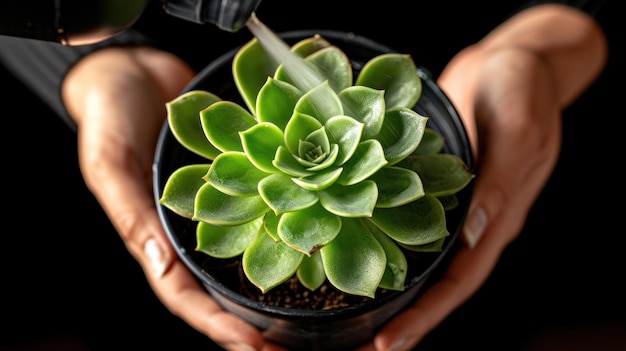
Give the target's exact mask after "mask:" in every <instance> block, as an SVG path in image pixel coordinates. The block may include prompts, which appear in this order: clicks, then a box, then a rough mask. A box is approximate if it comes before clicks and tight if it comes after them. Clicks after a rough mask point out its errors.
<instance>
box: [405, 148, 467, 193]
mask: <svg viewBox="0 0 626 351" xmlns="http://www.w3.org/2000/svg"><path fill="white" fill-rule="evenodd" d="M399 166H402V167H406V168H408V169H412V170H414V171H415V172H417V174H418V175H419V176H420V178H421V179H422V183H423V184H424V190H425V191H426V194H428V195H432V196H445V195H451V194H455V193H457V192H459V191H460V190H461V189H463V188H464V187H465V186H466V185H467V184H469V182H470V181H471V180H472V179H473V177H474V176H473V174H472V173H471V172H470V170H469V168H467V165H465V163H464V162H463V160H462V159H461V158H460V157H458V156H456V155H453V154H436V155H422V156H411V157H408V158H407V159H405V161H403V162H402V164H401V165H399Z"/></svg>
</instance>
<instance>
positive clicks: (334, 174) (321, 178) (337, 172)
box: [291, 167, 343, 191]
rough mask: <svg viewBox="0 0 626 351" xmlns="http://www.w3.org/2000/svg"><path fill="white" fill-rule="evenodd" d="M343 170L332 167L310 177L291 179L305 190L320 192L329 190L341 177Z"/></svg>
mask: <svg viewBox="0 0 626 351" xmlns="http://www.w3.org/2000/svg"><path fill="white" fill-rule="evenodd" d="M341 172H343V168H341V167H339V168H337V167H330V168H327V169H324V170H322V171H319V172H317V173H315V174H313V175H311V176H308V177H301V178H291V180H293V181H294V182H295V183H296V184H298V185H299V186H301V187H302V188H304V189H307V190H311V191H319V190H324V189H326V188H328V187H329V186H331V185H333V184H334V183H335V182H336V181H337V179H338V178H339V176H341Z"/></svg>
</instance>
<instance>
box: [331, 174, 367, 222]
mask: <svg viewBox="0 0 626 351" xmlns="http://www.w3.org/2000/svg"><path fill="white" fill-rule="evenodd" d="M377 198H378V188H377V187H376V183H374V181H371V180H364V181H362V182H360V183H357V184H353V185H349V186H342V185H339V184H334V185H333V186H331V187H329V188H327V189H325V190H322V191H320V193H319V199H320V203H321V204H322V206H324V208H325V209H326V210H327V211H328V212H331V213H334V214H336V215H337V216H341V217H352V218H354V217H371V216H372V211H374V206H375V205H376V199H377Z"/></svg>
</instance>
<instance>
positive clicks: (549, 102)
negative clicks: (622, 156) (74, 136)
mask: <svg viewBox="0 0 626 351" xmlns="http://www.w3.org/2000/svg"><path fill="white" fill-rule="evenodd" d="M607 50H608V49H607V44H606V40H605V37H604V34H603V33H602V31H601V30H600V28H599V27H598V26H597V25H596V24H595V23H594V22H593V20H592V19H591V18H589V17H587V16H586V15H584V14H583V13H581V12H579V11H577V10H574V9H572V8H569V7H564V6H558V5H542V6H536V7H533V8H531V9H529V10H527V11H524V12H522V13H520V14H518V15H517V16H515V17H513V18H512V19H511V20H509V21H507V22H506V23H504V24H503V25H501V26H500V27H498V28H496V29H495V30H494V31H492V32H491V33H489V34H488V35H487V36H486V37H485V38H484V39H483V40H481V41H480V42H478V43H477V44H476V45H473V46H471V47H468V48H466V49H464V50H463V51H461V52H459V54H458V55H456V56H455V57H454V58H453V59H452V60H451V61H450V63H449V64H448V66H447V67H446V68H445V70H444V71H443V72H442V74H441V75H440V77H439V79H438V82H439V84H440V85H441V87H442V88H443V89H444V91H445V92H446V93H447V94H448V96H449V97H450V99H451V100H452V102H453V103H454V105H455V106H456V107H457V109H458V111H459V113H460V115H461V116H462V118H463V120H464V123H465V125H466V127H467V128H468V132H469V136H470V139H471V143H472V146H473V152H474V155H475V158H476V161H477V163H476V164H477V168H476V175H477V177H476V181H475V184H474V195H473V199H472V204H471V208H470V213H469V217H468V221H467V225H466V226H465V228H464V230H463V235H462V237H463V239H464V242H465V243H466V245H465V246H464V247H463V248H461V249H460V250H459V251H458V253H457V255H456V256H455V258H454V260H453V261H452V263H451V265H450V266H449V268H448V270H447V272H446V274H445V276H444V277H443V278H442V279H441V280H440V281H438V282H437V283H436V284H434V285H433V286H432V287H431V288H429V290H428V291H426V292H425V294H424V295H423V296H422V297H420V298H419V299H418V300H417V301H416V302H415V303H414V304H412V305H411V306H409V307H408V308H407V309H406V310H405V311H404V312H403V313H402V314H400V315H398V316H397V317H395V318H394V319H393V320H391V321H390V322H389V323H388V324H387V325H386V326H385V327H384V328H383V329H381V330H380V332H379V333H378V335H376V337H375V339H374V340H373V342H372V343H369V344H367V345H364V346H363V347H361V348H359V350H361V351H365V350H410V349H411V348H413V347H414V346H415V345H416V344H418V343H419V341H420V340H421V339H422V338H423V337H424V336H425V335H427V334H428V333H429V332H430V331H431V330H432V329H433V328H435V327H436V326H437V325H438V324H439V323H441V321H443V320H444V319H445V318H446V317H447V316H448V315H449V314H450V313H452V311H454V310H455V309H456V308H457V307H459V306H460V305H461V304H463V303H464V302H465V301H466V300H467V299H468V298H469V297H471V296H472V295H473V294H474V293H475V292H476V291H477V289H478V288H479V287H480V286H481V285H482V284H483V283H484V281H485V279H486V278H487V277H488V276H489V274H490V273H491V271H492V270H493V268H494V266H495V265H496V264H497V261H498V259H499V257H500V255H501V253H502V251H503V250H504V249H505V248H506V246H507V245H508V244H509V243H510V242H511V241H512V240H513V239H515V238H516V237H517V235H518V234H519V233H520V231H521V228H522V227H523V225H524V222H525V219H526V216H527V214H528V212H529V210H530V209H531V207H532V205H533V203H534V201H535V200H536V198H537V196H538V194H539V193H540V192H541V190H542V188H543V187H544V186H545V184H546V182H547V179H548V177H549V175H550V174H551V172H552V170H553V168H554V166H555V164H556V160H557V157H558V153H559V148H560V144H561V112H562V111H563V109H564V108H565V107H567V106H568V105H569V104H571V103H572V102H573V101H574V100H575V99H576V98H577V97H578V96H579V95H580V94H581V93H582V92H583V91H585V89H586V88H587V87H588V86H589V85H590V84H591V83H592V82H593V80H594V79H595V78H596V77H597V76H598V75H599V73H600V72H601V70H602V68H603V67H604V65H605V62H606V57H607ZM194 75H195V72H193V71H192V70H191V68H189V66H188V65H187V64H185V63H184V62H183V61H181V60H180V59H179V58H177V57H175V56H173V55H171V54H168V53H165V52H162V51H158V50H156V49H153V48H148V47H134V48H105V49H102V50H98V51H96V52H94V53H92V54H90V55H88V56H87V57H85V58H84V59H82V60H81V61H80V62H78V63H77V64H76V65H75V66H74V67H73V68H72V69H71V71H70V72H69V73H68V75H67V77H66V79H65V81H64V83H63V98H64V103H65V104H66V107H67V109H68V111H69V113H70V114H71V116H72V118H73V119H74V120H75V121H76V124H77V126H78V129H77V133H78V152H79V163H80V168H81V172H82V174H83V178H84V180H85V183H86V185H87V187H88V188H89V189H90V191H91V192H92V193H93V194H94V196H95V197H96V199H97V200H98V202H99V203H100V205H101V206H102V208H103V209H104V211H105V212H106V214H107V216H108V217H109V219H110V220H111V222H112V224H113V225H114V227H115V229H116V230H117V231H118V233H119V235H120V237H121V238H122V240H123V241H124V243H125V245H126V247H127V249H128V251H129V252H130V253H131V255H132V256H133V257H134V258H135V259H136V260H137V262H138V263H139V264H140V265H141V267H142V269H143V271H144V272H145V275H146V278H147V280H148V282H149V283H150V286H151V287H152V289H153V291H154V292H155V294H156V295H157V297H158V298H159V299H160V300H161V301H162V303H163V304H164V305H165V306H166V307H167V308H168V309H169V311H171V312H172V313H173V314H174V315H176V316H178V317H180V318H181V319H183V320H184V321H185V322H187V323H188V324H189V325H190V326H192V327H193V328H195V329H196V330H198V331H199V332H201V333H203V334H204V335H207V336H208V337H209V338H211V339H212V340H213V341H215V342H216V343H218V344H219V345H220V346H222V347H224V348H225V349H227V350H282V348H280V347H278V346H276V345H274V344H272V343H270V342H268V341H266V340H265V339H264V338H263V336H262V334H261V332H260V331H259V330H257V329H256V328H255V327H254V326H252V325H250V324H248V323H247V322H245V321H243V320H241V319H239V318H237V317H235V316H234V315H232V314H230V313H227V312H225V311H223V310H222V309H221V308H220V307H219V305H218V304H217V303H216V302H215V301H214V300H213V299H212V298H211V297H210V295H209V294H208V293H207V292H206V290H205V289H204V288H203V287H202V286H200V285H199V284H198V282H197V281H196V279H195V277H194V276H193V274H192V273H191V272H190V271H189V270H188V269H187V268H186V267H185V265H184V264H183V262H182V261H180V260H179V259H178V257H177V255H176V253H175V252H174V250H173V248H172V247H171V245H170V244H169V241H168V239H167V237H166V234H165V232H164V230H163V228H162V226H161V223H160V220H159V217H158V214H157V211H156V207H155V202H154V197H153V192H152V163H153V156H154V150H155V146H156V140H157V137H158V134H159V131H160V129H161V127H162V125H163V122H164V120H165V118H166V111H165V103H166V102H168V101H171V100H172V99H174V98H175V97H176V96H177V95H178V94H179V93H180V91H182V89H183V88H184V87H185V86H186V84H187V83H188V82H189V81H190V80H191V79H192V78H193V77H194ZM495 146H497V147H495ZM528 155H533V157H528Z"/></svg>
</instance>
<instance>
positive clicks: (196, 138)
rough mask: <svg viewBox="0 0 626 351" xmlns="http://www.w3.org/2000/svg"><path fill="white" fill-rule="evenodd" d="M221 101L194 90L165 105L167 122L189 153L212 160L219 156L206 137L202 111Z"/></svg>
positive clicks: (208, 94) (211, 95)
mask: <svg viewBox="0 0 626 351" xmlns="http://www.w3.org/2000/svg"><path fill="white" fill-rule="evenodd" d="M221 100H222V99H220V98H219V97H218V96H217V95H215V94H213V93H209V92H207V91H203V90H192V91H189V92H186V93H184V94H182V95H180V96H178V97H177V98H175V99H174V100H172V101H170V102H168V103H166V104H165V107H166V109H167V121H168V123H169V126H170V129H171V131H172V134H173V135H174V137H175V138H176V140H178V142H179V143H181V145H183V146H184V147H186V148H187V149H188V150H189V151H192V152H194V153H196V154H198V155H200V156H203V157H205V158H207V159H210V160H212V159H214V158H215V156H217V154H219V150H217V149H216V148H215V147H214V146H213V145H211V143H210V142H209V141H208V140H207V138H206V136H205V135H204V132H203V130H202V127H201V124H200V111H202V110H204V109H205V108H207V107H208V106H210V105H212V104H214V103H216V102H218V101H221Z"/></svg>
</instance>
